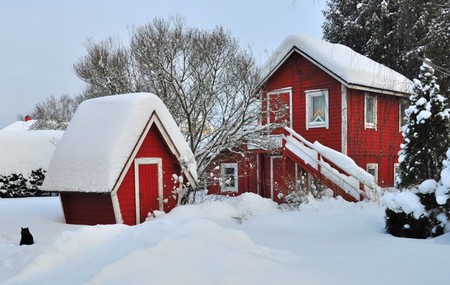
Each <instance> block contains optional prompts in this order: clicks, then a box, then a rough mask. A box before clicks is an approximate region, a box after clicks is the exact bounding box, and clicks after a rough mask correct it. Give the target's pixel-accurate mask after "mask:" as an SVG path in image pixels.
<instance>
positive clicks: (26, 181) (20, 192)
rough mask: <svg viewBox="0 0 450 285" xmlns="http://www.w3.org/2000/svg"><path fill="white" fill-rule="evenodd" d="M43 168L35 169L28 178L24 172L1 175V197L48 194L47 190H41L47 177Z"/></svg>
mask: <svg viewBox="0 0 450 285" xmlns="http://www.w3.org/2000/svg"><path fill="white" fill-rule="evenodd" d="M45 172H46V171H45V170H43V169H42V168H40V169H37V170H33V171H32V172H31V174H30V175H29V176H28V177H27V178H26V177H24V176H23V175H22V174H15V173H13V174H10V175H4V176H2V175H0V198H21V197H34V196H48V195H50V194H49V193H47V192H42V191H39V189H40V187H41V186H42V183H43V182H44V178H45Z"/></svg>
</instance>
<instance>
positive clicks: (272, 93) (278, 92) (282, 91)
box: [266, 87, 292, 128]
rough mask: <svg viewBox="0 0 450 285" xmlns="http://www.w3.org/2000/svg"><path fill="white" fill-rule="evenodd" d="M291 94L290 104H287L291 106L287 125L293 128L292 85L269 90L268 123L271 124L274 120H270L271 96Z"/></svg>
mask: <svg viewBox="0 0 450 285" xmlns="http://www.w3.org/2000/svg"><path fill="white" fill-rule="evenodd" d="M286 93H288V94H289V106H287V107H288V108H289V122H287V126H288V127H289V128H292V87H286V88H281V89H277V90H273V91H270V92H267V99H266V101H267V110H266V112H267V124H268V125H269V124H271V123H272V122H271V121H270V98H271V97H275V96H280V95H281V94H286Z"/></svg>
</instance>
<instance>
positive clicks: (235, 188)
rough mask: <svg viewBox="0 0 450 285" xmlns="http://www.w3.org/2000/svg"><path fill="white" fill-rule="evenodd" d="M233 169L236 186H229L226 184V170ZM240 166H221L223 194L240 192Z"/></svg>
mask: <svg viewBox="0 0 450 285" xmlns="http://www.w3.org/2000/svg"><path fill="white" fill-rule="evenodd" d="M227 168H233V169H234V186H227V185H226V183H225V180H226V174H225V169H227ZM238 177H239V176H238V164H237V163H222V164H221V165H220V179H221V181H220V191H221V192H238V190H239V187H238V185H239V183H238V182H239V181H238Z"/></svg>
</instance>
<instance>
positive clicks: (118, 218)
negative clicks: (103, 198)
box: [111, 193, 123, 224]
mask: <svg viewBox="0 0 450 285" xmlns="http://www.w3.org/2000/svg"><path fill="white" fill-rule="evenodd" d="M111 202H112V206H113V210H114V217H115V219H116V224H123V218H122V211H120V204H119V197H117V193H111Z"/></svg>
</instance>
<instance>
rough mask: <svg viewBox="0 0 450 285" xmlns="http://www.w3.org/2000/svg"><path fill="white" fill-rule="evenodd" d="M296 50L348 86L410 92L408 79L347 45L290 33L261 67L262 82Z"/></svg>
mask: <svg viewBox="0 0 450 285" xmlns="http://www.w3.org/2000/svg"><path fill="white" fill-rule="evenodd" d="M293 52H298V53H299V54H301V55H302V56H304V57H305V58H307V59H308V60H310V61H311V62H313V63H314V64H316V65H317V66H319V67H320V68H321V69H323V70H324V71H325V72H327V73H328V74H330V75H331V76H333V77H334V78H336V79H337V80H338V81H340V82H341V83H343V84H344V85H345V86H347V87H348V88H353V89H361V90H367V91H376V92H381V93H388V94H389V93H391V94H398V95H401V94H410V93H411V92H412V89H411V86H412V81H411V80H409V79H408V78H406V77H405V76H403V75H401V74H400V73H398V72H396V71H394V70H392V69H390V68H388V67H386V66H384V65H382V64H380V63H377V62H375V61H373V60H371V59H370V58H368V57H366V56H364V55H362V54H359V53H357V52H355V51H354V50H352V49H351V48H349V47H347V46H344V45H341V44H332V43H329V42H326V41H322V40H318V39H314V38H311V37H308V36H300V35H292V36H289V37H288V38H286V39H285V40H284V41H283V43H282V44H281V45H280V47H279V48H278V49H277V50H276V51H275V52H274V54H273V55H272V56H271V57H270V59H269V60H268V62H267V63H266V65H265V66H264V67H263V68H262V81H261V84H263V83H264V82H265V81H266V80H267V79H268V78H269V77H270V76H271V75H272V74H273V73H274V72H275V71H276V70H277V69H278V68H279V67H280V66H281V65H282V64H283V63H284V61H285V60H286V59H287V58H288V57H289V56H290V55H291V54H292V53H293Z"/></svg>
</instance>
